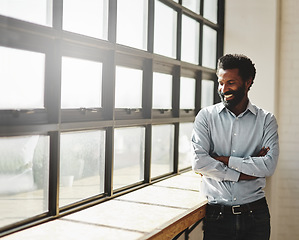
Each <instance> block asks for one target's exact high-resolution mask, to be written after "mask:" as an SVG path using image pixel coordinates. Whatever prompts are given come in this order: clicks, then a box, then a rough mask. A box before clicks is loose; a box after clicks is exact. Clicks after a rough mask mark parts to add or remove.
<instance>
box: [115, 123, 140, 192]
mask: <svg viewBox="0 0 299 240" xmlns="http://www.w3.org/2000/svg"><path fill="white" fill-rule="evenodd" d="M144 137H145V129H144V128H143V127H133V128H119V129H115V131H114V170H113V188H114V189H117V188H120V187H124V186H127V185H130V184H133V183H136V182H140V181H142V180H143V179H144Z"/></svg>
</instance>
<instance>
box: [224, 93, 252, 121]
mask: <svg viewBox="0 0 299 240" xmlns="http://www.w3.org/2000/svg"><path fill="white" fill-rule="evenodd" d="M248 102H249V99H248V97H247V96H246V97H244V98H243V99H242V101H241V102H240V103H239V104H238V105H236V106H235V107H233V108H228V109H229V110H230V111H231V112H233V113H234V114H235V115H236V116H239V115H240V114H241V113H242V112H244V111H245V110H246V108H247V106H248Z"/></svg>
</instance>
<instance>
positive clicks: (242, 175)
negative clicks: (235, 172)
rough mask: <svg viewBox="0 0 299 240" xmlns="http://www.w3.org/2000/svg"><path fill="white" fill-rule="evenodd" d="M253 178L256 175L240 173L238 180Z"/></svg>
mask: <svg viewBox="0 0 299 240" xmlns="http://www.w3.org/2000/svg"><path fill="white" fill-rule="evenodd" d="M254 179H257V177H254V176H250V175H246V174H244V173H241V174H240V177H239V180H238V181H240V180H254Z"/></svg>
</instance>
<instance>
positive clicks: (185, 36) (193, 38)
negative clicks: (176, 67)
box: [182, 15, 199, 64]
mask: <svg viewBox="0 0 299 240" xmlns="http://www.w3.org/2000/svg"><path fill="white" fill-rule="evenodd" d="M198 55H199V23H198V22H197V21H195V20H193V19H192V18H189V17H187V16H185V15H183V16H182V60H183V61H186V62H190V63H194V64H198Z"/></svg>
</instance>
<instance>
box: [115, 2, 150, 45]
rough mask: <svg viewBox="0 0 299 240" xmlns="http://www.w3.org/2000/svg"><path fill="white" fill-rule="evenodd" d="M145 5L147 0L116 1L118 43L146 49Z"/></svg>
mask: <svg viewBox="0 0 299 240" xmlns="http://www.w3.org/2000/svg"><path fill="white" fill-rule="evenodd" d="M147 5H148V3H147V0H130V1H127V0H118V1H117V33H116V38H117V42H118V43H120V44H124V45H127V46H130V47H134V48H140V49H143V50H146V48H147V31H146V29H147V12H148V11H147ZM136 9H138V11H136Z"/></svg>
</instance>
